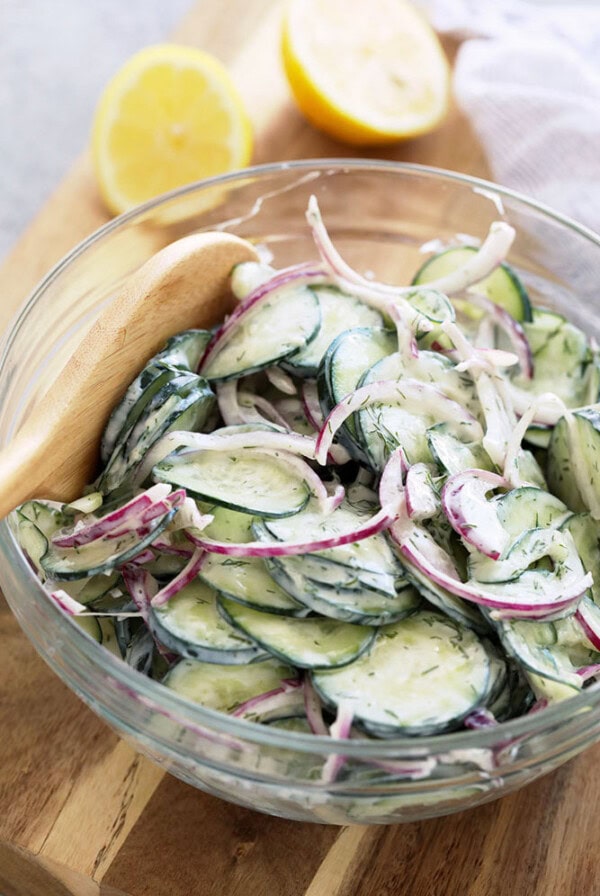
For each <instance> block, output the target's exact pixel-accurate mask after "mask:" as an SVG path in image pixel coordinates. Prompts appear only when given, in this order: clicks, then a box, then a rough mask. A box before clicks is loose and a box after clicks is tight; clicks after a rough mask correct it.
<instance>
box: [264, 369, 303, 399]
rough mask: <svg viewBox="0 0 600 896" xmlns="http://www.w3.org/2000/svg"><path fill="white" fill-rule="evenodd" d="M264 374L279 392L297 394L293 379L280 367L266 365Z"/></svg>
mask: <svg viewBox="0 0 600 896" xmlns="http://www.w3.org/2000/svg"><path fill="white" fill-rule="evenodd" d="M265 374H266V377H267V379H268V381H269V382H270V383H271V385H272V386H274V387H275V388H276V389H277V390H278V391H279V392H283V394H284V395H296V394H297V389H296V384H295V383H294V381H293V379H292V378H291V376H290V375H289V374H288V373H286V372H285V371H284V370H282V369H281V368H280V367H267V369H266V370H265Z"/></svg>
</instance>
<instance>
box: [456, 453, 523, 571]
mask: <svg viewBox="0 0 600 896" xmlns="http://www.w3.org/2000/svg"><path fill="white" fill-rule="evenodd" d="M508 485H509V484H508V482H507V481H506V479H505V478H504V477H503V476H498V474H497V473H490V472H488V471H487V470H465V471H464V472H462V473H456V474H455V475H454V476H450V477H449V479H448V480H447V481H446V484H445V485H444V488H443V489H442V507H443V509H444V513H445V514H446V517H447V519H448V522H449V523H450V525H451V526H452V528H453V529H454V531H455V532H456V533H457V534H458V535H460V537H461V538H462V539H463V540H464V541H466V542H467V543H468V544H471V545H473V547H475V548H477V550H478V551H481V553H482V554H485V556H486V557H491V559H492V560H497V559H498V558H499V557H500V556H501V554H503V552H504V551H505V550H506V548H507V547H508V545H509V543H510V536H509V534H508V532H507V531H506V529H505V528H504V527H503V526H502V525H501V523H500V520H499V519H498V514H497V513H496V509H495V507H494V505H493V504H492V503H491V502H490V501H488V500H487V498H486V495H487V493H488V492H490V491H491V490H492V489H495V488H508Z"/></svg>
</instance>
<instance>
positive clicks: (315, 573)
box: [256, 524, 406, 597]
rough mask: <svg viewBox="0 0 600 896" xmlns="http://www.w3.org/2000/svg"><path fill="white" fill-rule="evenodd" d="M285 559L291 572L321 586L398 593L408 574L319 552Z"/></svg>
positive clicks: (387, 593) (386, 593)
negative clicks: (368, 567) (354, 563)
mask: <svg viewBox="0 0 600 896" xmlns="http://www.w3.org/2000/svg"><path fill="white" fill-rule="evenodd" d="M259 528H260V526H259V524H257V525H256V531H257V532H258V531H259ZM281 560H282V565H283V566H284V567H285V568H286V569H287V570H288V571H290V573H294V572H295V573H297V574H300V575H302V576H304V577H305V578H306V579H309V580H310V581H311V582H315V583H317V584H318V585H319V586H320V587H321V588H334V589H336V590H339V589H342V590H344V591H360V590H362V589H364V588H366V589H367V590H369V591H376V592H378V593H379V594H382V595H385V596H386V597H395V595H396V593H397V592H398V591H399V590H400V589H401V588H404V587H405V585H406V582H405V580H404V578H403V577H401V576H400V575H398V576H393V575H391V574H389V573H376V572H372V571H370V570H366V569H359V568H356V569H355V568H353V567H352V566H346V565H345V564H343V563H336V562H333V561H332V560H331V559H329V558H326V557H323V556H321V555H319V554H303V555H301V556H295V557H283V558H281Z"/></svg>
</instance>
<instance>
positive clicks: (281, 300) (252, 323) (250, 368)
mask: <svg viewBox="0 0 600 896" xmlns="http://www.w3.org/2000/svg"><path fill="white" fill-rule="evenodd" d="M320 325H321V309H320V307H319V302H318V299H317V297H316V295H315V294H314V293H313V292H312V291H311V290H310V289H308V288H307V287H301V288H297V287H296V288H294V289H286V290H283V291H281V292H280V293H278V294H277V295H274V296H273V297H272V298H271V300H269V301H267V302H261V303H260V304H259V305H258V306H257V308H256V309H255V310H254V311H251V312H249V313H248V314H247V315H246V316H245V317H244V318H243V319H241V318H240V322H239V325H238V326H237V327H236V328H235V330H234V331H233V332H232V333H231V336H230V338H229V339H227V340H226V341H224V343H223V345H222V346H221V348H220V349H218V350H217V352H216V353H215V354H214V355H213V356H212V357H211V358H210V359H209V360H208V363H207V364H205V365H204V367H203V368H202V374H203V376H205V377H206V379H208V380H210V381H213V380H218V381H223V380H229V379H235V378H237V377H240V376H245V375H246V374H249V373H253V372H255V371H257V370H263V369H264V368H265V367H270V366H271V365H273V364H277V363H278V362H279V361H281V360H282V359H283V358H288V357H291V356H292V355H294V354H297V353H298V352H299V351H301V350H302V349H303V348H305V346H306V345H308V343H310V342H311V341H312V340H313V339H314V338H315V337H316V335H317V333H318V331H319V327H320Z"/></svg>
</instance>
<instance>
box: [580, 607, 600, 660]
mask: <svg viewBox="0 0 600 896" xmlns="http://www.w3.org/2000/svg"><path fill="white" fill-rule="evenodd" d="M598 615H599V614H598V612H596V613H594V612H590V607H589V604H588V603H587V601H586V600H582V601H581V603H580V604H579V606H578V607H577V610H576V611H575V619H576V621H577V622H578V623H579V625H580V626H581V628H582V630H583V634H584V635H585V637H586V638H587V639H588V641H589V642H590V644H591V645H592V647H593V648H594V650H600V624H599V619H598Z"/></svg>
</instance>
